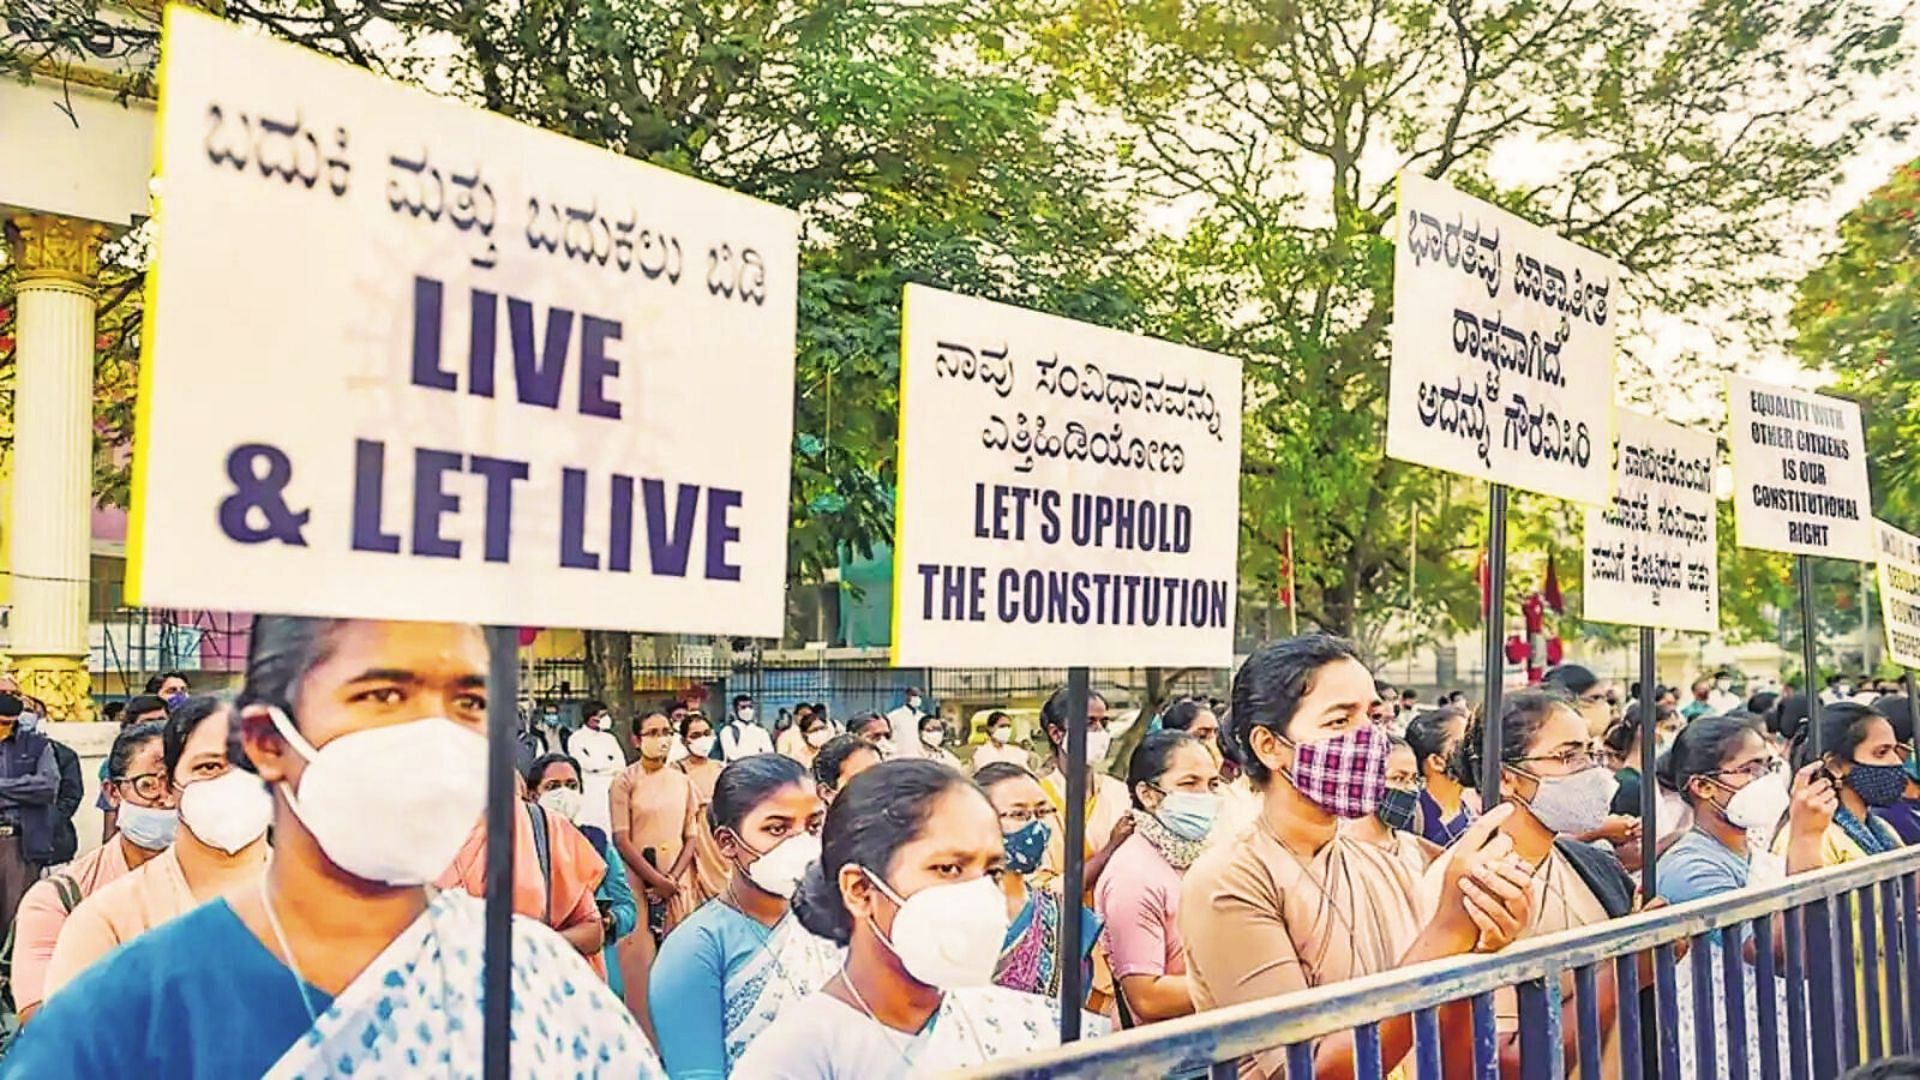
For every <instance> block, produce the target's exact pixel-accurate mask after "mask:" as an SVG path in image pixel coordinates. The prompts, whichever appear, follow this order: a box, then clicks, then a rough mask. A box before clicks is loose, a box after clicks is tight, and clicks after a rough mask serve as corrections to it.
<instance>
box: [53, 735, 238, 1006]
mask: <svg viewBox="0 0 1920 1080" xmlns="http://www.w3.org/2000/svg"><path fill="white" fill-rule="evenodd" d="M231 719H232V712H231V710H229V709H228V707H227V705H226V703H225V702H223V701H221V700H219V699H217V698H213V697H194V698H188V699H187V700H186V701H185V702H183V703H182V704H181V705H180V706H179V707H178V708H176V709H174V710H173V712H172V713H171V714H170V715H169V716H168V717H167V724H166V729H165V732H164V733H163V735H162V736H161V746H162V753H163V761H164V765H165V769H166V775H167V776H168V778H169V779H170V780H171V783H172V795H173V798H174V800H175V803H176V805H178V806H179V808H180V809H179V814H180V823H181V825H183V826H184V828H181V829H179V830H178V831H177V833H176V835H175V837H174V842H173V846H172V847H170V848H168V849H167V850H166V851H164V852H162V853H161V854H160V855H159V856H158V857H156V858H153V859H150V860H148V861H147V862H146V863H145V864H143V865H142V866H141V867H140V868H139V869H138V870H134V871H132V872H131V873H129V874H127V875H126V876H125V877H123V878H121V879H120V880H118V881H115V882H113V883H112V884H110V885H107V886H106V887H104V888H102V889H101V890H100V891H99V892H96V893H94V894H93V895H92V896H90V897H88V898H87V899H86V901H85V902H83V903H82V904H81V905H80V906H79V907H77V908H75V909H74V910H73V914H72V915H71V916H70V917H69V918H68V919H67V925H66V926H64V927H63V928H61V930H60V940H59V942H58V943H57V944H55V945H54V947H53V959H52V961H51V962H49V964H48V965H47V983H46V996H47V997H48V998H51V997H53V996H54V995H55V994H57V993H59V991H60V988H61V987H63V986H65V985H66V984H67V983H69V982H71V981H73V979H74V977H75V976H77V975H79V974H80V973H81V972H82V971H85V970H86V968H87V966H88V965H90V964H92V963H93V962H94V961H95V960H98V959H100V958H101V957H103V956H105V955H107V954H108V953H110V952H112V951H113V950H114V949H115V948H117V947H119V946H120V945H122V944H124V943H126V942H128V941H131V940H132V939H133V938H135V937H138V936H139V935H141V934H144V933H146V932H147V931H148V930H151V929H152V928H154V927H156V926H159V925H160V924H161V923H163V922H166V921H167V920H169V919H172V918H173V917H174V916H176V915H182V914H185V913H186V912H187V911H189V910H191V909H193V908H195V907H198V906H199V905H201V904H203V903H205V902H206V901H208V900H211V899H213V898H214V897H216V896H223V895H226V894H229V893H235V892H239V891H241V890H243V889H247V888H251V887H257V886H258V885H259V883H260V880H261V878H262V877H263V876H264V875H265V873H266V869H267V825H268V824H269V823H270V822H271V821H272V820H273V797H272V796H271V795H269V794H267V789H266V785H264V784H262V783H261V782H260V778H259V777H258V776H255V775H254V774H252V773H250V772H246V771H245V770H241V769H235V768H233V767H232V765H231V764H230V763H229V761H228V760H227V731H228V725H229V723H230V722H231ZM122 827H123V828H124V827H125V826H124V825H123V826H122Z"/></svg>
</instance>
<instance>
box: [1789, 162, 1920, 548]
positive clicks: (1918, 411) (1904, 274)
mask: <svg viewBox="0 0 1920 1080" xmlns="http://www.w3.org/2000/svg"><path fill="white" fill-rule="evenodd" d="M1916 210H1920V161H1916V162H1912V163H1909V164H1906V165H1903V166H1901V167H1900V168H1898V169H1896V170H1894V173H1893V176H1892V177H1890V178H1888V180H1887V182H1886V183H1884V184H1882V185H1881V186H1880V187H1879V188H1877V189H1876V190H1875V191H1874V192H1873V193H1872V194H1871V195H1868V196H1867V198H1866V200H1865V201H1864V202H1862V203H1861V204H1860V205H1859V206H1857V207H1855V208H1854V209H1853V210H1852V211H1851V212H1850V213H1848V214H1847V215H1846V217H1845V218H1843V219H1842V220H1841V222H1840V236H1839V243H1838V244H1837V245H1836V246H1835V247H1834V249H1833V250H1832V251H1831V252H1830V253H1829V254H1828V255H1827V256H1826V258H1825V259H1823V260H1822V261H1821V262H1820V264H1819V265H1818V266H1817V267H1815V268H1814V270H1813V271H1812V272H1811V273H1809V274H1808V275H1807V276H1806V278H1805V279H1804V280H1802V281H1801V282H1800V289H1799V293H1798V296H1797V297H1796V299H1795V302H1794V305H1793V311H1792V314H1791V317H1790V318H1791V322H1792V325H1793V329H1794V334H1795V336H1794V342H1793V345H1794V351H1795V352H1796V353H1797V354H1798V355H1799V357H1800V358H1801V360H1802V361H1803V362H1804V363H1805V364H1806V365H1807V366H1808V367H1809V368H1812V369H1813V370H1816V371H1819V370H1826V371H1831V372H1833V373H1834V374H1836V375H1838V376H1839V380H1840V384H1839V387H1838V389H1839V391H1840V392H1841V393H1842V394H1844V395H1846V396H1848V397H1851V398H1853V399H1854V400H1855V401H1858V402H1859V403H1860V407H1861V410H1862V412H1863V414H1864V415H1863V419H1864V422H1865V425H1866V436H1867V470H1868V473H1869V474H1870V475H1871V478H1872V481H1873V499H1874V503H1875V505H1876V507H1877V508H1878V513H1879V515H1880V516H1881V517H1883V518H1886V519H1887V520H1889V521H1891V522H1893V523H1894V524H1895V525H1897V526H1899V527H1901V528H1903V529H1907V530H1909V531H1912V530H1914V529H1915V528H1920V408H1916V404H1917V403H1920V224H1916V222H1915V221H1914V213H1915V211H1916Z"/></svg>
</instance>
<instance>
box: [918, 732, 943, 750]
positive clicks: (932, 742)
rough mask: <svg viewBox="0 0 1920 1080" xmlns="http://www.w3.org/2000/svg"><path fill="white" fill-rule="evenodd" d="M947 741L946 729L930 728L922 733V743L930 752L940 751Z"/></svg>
mask: <svg viewBox="0 0 1920 1080" xmlns="http://www.w3.org/2000/svg"><path fill="white" fill-rule="evenodd" d="M946 741H947V732H946V729H945V728H928V729H927V730H925V731H923V732H921V733H920V742H921V743H922V744H923V745H925V746H926V747H927V748H928V749H930V750H938V749H940V747H942V746H944V745H945V744H946Z"/></svg>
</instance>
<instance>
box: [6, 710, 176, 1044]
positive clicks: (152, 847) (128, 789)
mask: <svg viewBox="0 0 1920 1080" xmlns="http://www.w3.org/2000/svg"><path fill="white" fill-rule="evenodd" d="M162 730H163V725H161V724H157V723H152V722H149V723H144V724H134V725H133V726H131V727H128V728H126V729H124V730H122V731H121V732H120V734H119V736H118V737H117V738H115V739H114V740H113V749H112V751H111V752H110V753H109V754H108V755H107V782H106V784H105V786H104V788H103V791H104V792H105V793H106V797H107V798H108V800H109V801H111V803H112V804H113V806H114V807H116V808H117V809H118V810H119V811H120V817H119V828H118V830H117V831H116V832H115V834H114V835H112V836H109V837H108V838H107V842H106V843H104V844H102V845H100V846H99V847H97V848H94V849H93V850H92V851H89V852H87V853H86V854H85V855H82V856H80V857H79V858H77V859H75V860H73V862H71V863H68V864H67V865H66V867H64V868H63V869H61V870H60V872H59V873H56V874H53V875H50V876H49V877H47V878H45V879H43V880H41V881H37V882H35V883H34V884H33V887H32V888H30V889H28V890H27V894H26V895H25V896H24V897H22V898H21V900H20V913H19V914H18V915H17V916H15V918H14V931H13V933H14V941H13V978H12V981H11V984H10V988H11V989H12V991H13V1004H14V1008H15V1009H17V1010H19V1013H20V1022H21V1023H23V1024H24V1023H26V1022H27V1021H28V1020H30V1019H31V1018H32V1017H33V1014H34V1013H35V1012H36V1011H38V1010H39V1008H40V1003H41V1002H42V1001H44V1000H45V999H46V983H47V964H48V963H49V962H50V961H52V959H53V947H54V944H55V943H56V942H58V941H59V940H60V931H61V930H62V929H64V928H65V927H66V924H67V916H69V915H71V914H72V913H73V909H74V908H75V907H77V906H79V902H80V901H81V900H85V899H86V898H87V897H89V896H92V895H93V894H94V893H95V892H98V891H99V890H100V889H102V888H105V887H106V885H107V884H108V883H109V882H113V881H118V880H119V879H120V878H122V877H125V876H126V875H127V873H128V872H129V871H132V870H137V869H139V868H140V867H141V866H143V865H145V864H146V862H147V860H149V859H152V858H153V857H154V856H156V855H158V854H160V853H161V852H162V851H165V850H166V849H167V846H168V845H170V844H172V843H173V835H174V832H175V830H176V829H177V828H178V827H179V822H180V817H179V814H178V813H177V812H176V811H175V809H174V806H173V785H172V784H171V783H169V782H168V781H167V774H166V761H165V758H164V756H163V754H162V749H161V732H162Z"/></svg>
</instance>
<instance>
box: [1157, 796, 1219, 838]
mask: <svg viewBox="0 0 1920 1080" xmlns="http://www.w3.org/2000/svg"><path fill="white" fill-rule="evenodd" d="M1154 816H1155V817H1157V818H1159V819H1160V824H1162V825H1165V826H1166V827H1167V831H1168V832H1170V833H1172V834H1173V835H1175V836H1177V837H1179V838H1180V839H1182V840H1205V839H1206V838H1207V834H1208V833H1210V832H1212V831H1213V822H1214V819H1215V818H1217V817H1219V816H1220V796H1218V795H1215V794H1213V793H1212V792H1207V791H1170V792H1168V793H1167V797H1166V798H1164V799H1162V800H1160V809H1158V810H1156V811H1154Z"/></svg>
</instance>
